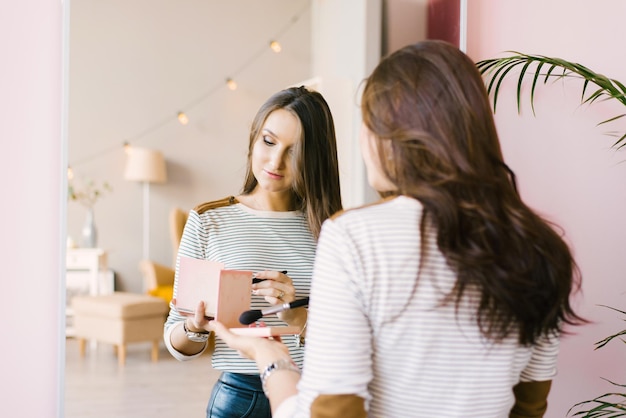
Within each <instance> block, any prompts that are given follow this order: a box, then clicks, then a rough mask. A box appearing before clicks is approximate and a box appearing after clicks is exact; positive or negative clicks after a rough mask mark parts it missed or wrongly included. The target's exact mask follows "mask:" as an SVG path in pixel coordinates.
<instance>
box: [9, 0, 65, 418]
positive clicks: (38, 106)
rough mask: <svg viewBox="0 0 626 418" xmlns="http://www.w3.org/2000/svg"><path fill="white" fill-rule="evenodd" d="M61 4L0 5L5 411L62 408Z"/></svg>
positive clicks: (37, 417) (26, 413)
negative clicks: (60, 382) (60, 383)
mask: <svg viewBox="0 0 626 418" xmlns="http://www.w3.org/2000/svg"><path fill="white" fill-rule="evenodd" d="M62 4H63V3H62V2H59V1H58V0H29V1H13V2H4V3H3V4H2V6H0V57H1V58H2V63H3V64H2V65H0V115H2V116H1V117H0V141H2V148H3V151H2V153H0V185H1V190H2V196H3V203H2V209H1V212H0V213H1V214H2V216H0V222H1V230H2V233H1V234H0V248H1V249H2V260H3V263H2V264H3V272H2V277H3V279H2V283H3V287H2V294H3V298H4V300H3V308H2V310H3V312H4V315H3V317H4V320H3V324H2V343H1V344H0V370H2V378H1V385H2V390H0V405H2V416H7V417H9V416H14V417H24V418H45V417H59V416H62V413H61V399H62V388H61V385H59V381H60V376H61V373H62V367H63V358H64V349H63V346H62V344H61V341H62V340H64V338H63V337H62V333H61V327H62V323H63V317H62V315H61V308H60V306H61V303H60V302H59V301H60V300H62V297H63V293H62V290H63V286H62V283H63V281H62V275H61V271H62V262H61V260H64V257H63V246H62V245H61V243H62V242H63V241H64V239H65V221H64V218H65V208H64V203H65V199H64V187H63V186H62V185H63V184H64V182H63V181H64V176H65V168H64V165H65V157H64V153H63V152H62V150H63V149H64V144H63V140H62V134H61V129H62V128H61V126H62V111H61V109H62V105H61V91H62V90H61V78H62V75H61V62H62V60H61V57H62V55H61V50H62V48H61V45H62V41H61V34H62V24H61V15H62ZM34 11H36V12H34Z"/></svg>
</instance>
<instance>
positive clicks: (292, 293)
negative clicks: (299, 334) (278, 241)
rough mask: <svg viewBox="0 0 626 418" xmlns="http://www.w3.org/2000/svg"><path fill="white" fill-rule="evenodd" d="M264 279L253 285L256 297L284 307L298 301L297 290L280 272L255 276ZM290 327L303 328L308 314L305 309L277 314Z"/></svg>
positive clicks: (288, 278)
mask: <svg viewBox="0 0 626 418" xmlns="http://www.w3.org/2000/svg"><path fill="white" fill-rule="evenodd" d="M255 277H256V278H257V279H262V281H260V282H258V283H253V284H252V292H253V293H254V294H255V295H260V296H265V300H266V301H267V302H268V303H270V304H272V305H282V304H283V303H289V302H293V301H294V300H296V288H295V287H294V286H293V281H292V280H291V278H290V277H289V276H287V275H286V274H285V273H283V272H279V271H267V270H266V271H261V272H259V273H257V274H256V275H255ZM276 315H277V316H278V317H279V318H280V319H282V320H283V321H285V322H286V323H288V324H289V325H296V326H300V327H303V326H304V324H305V323H306V319H307V312H306V309H304V308H297V309H287V310H286V311H283V312H279V313H277V314H276Z"/></svg>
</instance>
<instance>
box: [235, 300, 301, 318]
mask: <svg viewBox="0 0 626 418" xmlns="http://www.w3.org/2000/svg"><path fill="white" fill-rule="evenodd" d="M308 304H309V298H304V299H298V300H294V301H293V302H289V303H283V304H282V305H277V306H273V307H271V308H267V309H263V310H260V309H252V310H250V311H245V312H244V313H242V314H241V315H240V316H239V322H240V323H242V324H243V325H250V324H251V323H253V322H255V321H257V320H259V319H261V318H263V317H264V316H265V315H271V314H275V313H278V312H282V311H286V310H287V309H293V308H299V307H301V306H307V305H308Z"/></svg>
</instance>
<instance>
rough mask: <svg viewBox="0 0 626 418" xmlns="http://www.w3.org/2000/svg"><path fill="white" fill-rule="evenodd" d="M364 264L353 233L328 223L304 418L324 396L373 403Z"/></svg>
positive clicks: (313, 311) (303, 384)
mask: <svg viewBox="0 0 626 418" xmlns="http://www.w3.org/2000/svg"><path fill="white" fill-rule="evenodd" d="M361 265H362V263H361V262H360V260H359V257H358V251H357V250H356V248H355V246H354V245H353V242H352V240H351V238H350V236H349V235H348V234H347V232H346V231H345V230H343V229H342V228H341V227H340V226H339V225H338V224H337V223H335V222H334V221H332V220H327V221H326V222H325V223H324V225H323V227H322V232H321V234H320V239H319V242H318V249H317V256H316V260H315V268H314V273H313V280H312V286H311V303H310V305H309V325H308V327H309V329H308V331H307V342H306V350H305V358H304V368H303V375H302V379H301V380H300V382H299V384H298V389H299V395H298V408H297V409H298V412H297V415H296V416H298V417H305V416H309V413H310V412H309V411H310V407H311V403H312V402H313V400H314V399H315V398H317V397H318V396H319V395H322V394H350V395H357V396H359V397H360V398H363V399H365V400H367V399H369V397H368V390H367V386H368V383H369V382H370V380H371V379H372V345H371V338H372V336H371V329H370V326H369V321H368V317H367V316H366V313H365V312H366V310H365V304H364V301H363V299H364V298H363V295H362V292H361V285H362V283H360V282H359V281H358V280H359V277H362V275H361V274H359V273H360V272H359V268H360V266H361ZM357 284H358V286H357Z"/></svg>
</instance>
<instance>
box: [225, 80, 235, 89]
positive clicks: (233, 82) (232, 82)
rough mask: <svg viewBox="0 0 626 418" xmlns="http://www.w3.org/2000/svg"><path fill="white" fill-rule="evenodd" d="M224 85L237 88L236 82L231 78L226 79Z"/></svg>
mask: <svg viewBox="0 0 626 418" xmlns="http://www.w3.org/2000/svg"><path fill="white" fill-rule="evenodd" d="M226 85H227V86H228V88H229V89H231V90H237V82H235V80H233V79H232V78H227V79H226Z"/></svg>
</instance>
